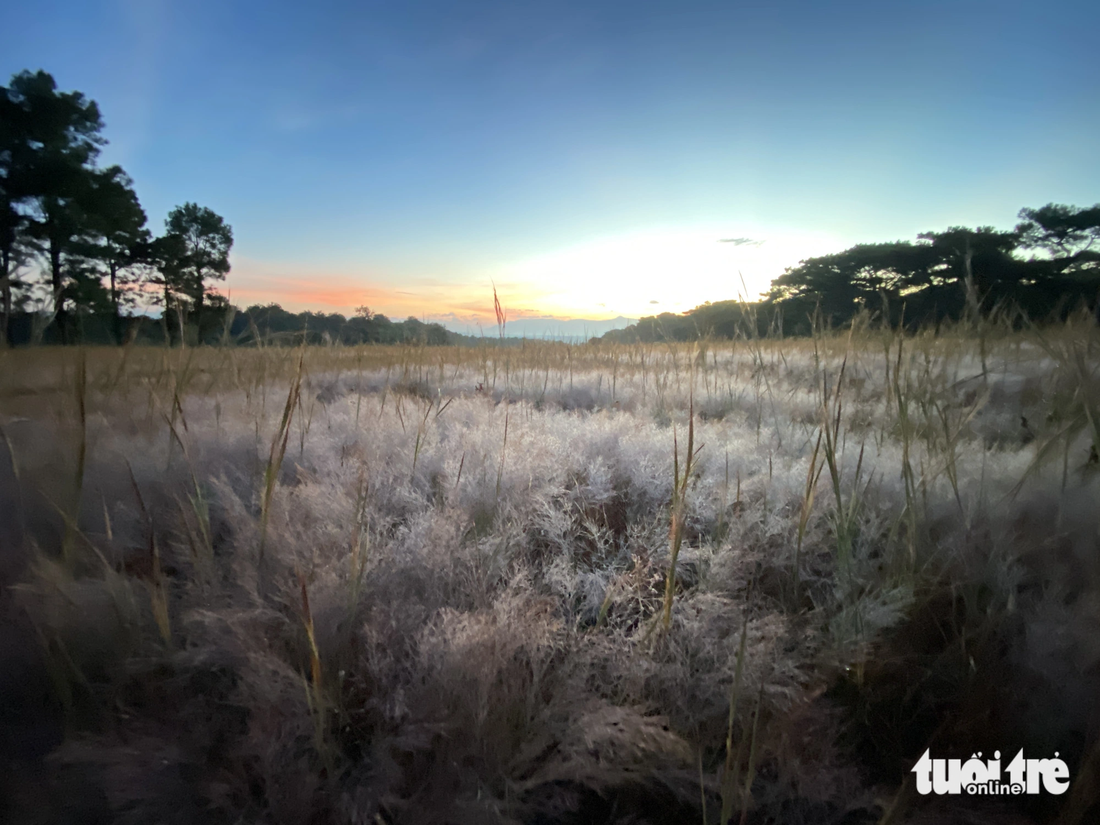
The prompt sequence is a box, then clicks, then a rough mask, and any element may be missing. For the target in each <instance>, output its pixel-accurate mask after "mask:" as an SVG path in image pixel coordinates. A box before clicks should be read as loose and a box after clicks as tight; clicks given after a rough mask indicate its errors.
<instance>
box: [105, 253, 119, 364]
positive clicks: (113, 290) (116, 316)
mask: <svg viewBox="0 0 1100 825" xmlns="http://www.w3.org/2000/svg"><path fill="white" fill-rule="evenodd" d="M108 266H110V269H111V308H112V309H113V310H114V319H113V327H114V332H115V343H116V344H121V343H122V318H121V316H120V315H119V313H118V288H117V286H116V284H115V274H116V273H117V272H118V265H117V264H116V263H115V262H114V260H112V261H111V262H110V264H109V265H108Z"/></svg>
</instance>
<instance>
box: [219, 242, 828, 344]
mask: <svg viewBox="0 0 1100 825" xmlns="http://www.w3.org/2000/svg"><path fill="white" fill-rule="evenodd" d="M843 246H844V243H843V242H842V241H840V240H839V239H837V238H834V237H832V236H830V235H826V234H822V233H808V232H804V231H792V230H783V229H774V228H763V227H755V226H744V225H742V226H739V227H736V228H735V230H731V229H730V227H729V226H718V225H711V226H695V227H688V228H676V227H674V228H653V229H648V230H637V231H634V232H630V233H626V234H618V235H612V236H608V237H604V238H600V239H597V240H593V241H587V242H584V243H579V244H575V245H572V246H568V247H565V248H562V249H558V250H554V251H550V252H543V253H539V254H534V255H531V256H530V257H527V258H523V259H520V260H517V261H511V262H501V263H499V264H497V265H495V266H492V265H490V266H488V267H486V268H485V270H484V271H478V270H476V269H472V268H471V266H470V265H469V264H468V263H467V262H461V261H456V262H455V264H454V267H453V270H452V269H451V268H450V267H447V266H446V265H443V266H440V267H432V268H431V270H430V271H424V272H416V273H410V272H407V271H406V272H396V271H391V270H390V269H389V268H388V267H386V266H385V265H378V264H371V263H369V262H364V263H363V264H362V265H359V266H356V265H352V264H349V263H345V264H343V265H341V266H338V267H334V268H329V267H326V266H325V265H323V264H321V263H315V264H308V263H303V262H296V263H290V262H287V263H282V264H280V263H272V262H265V261H259V260H255V259H250V258H246V257H240V256H234V262H233V272H232V274H231V275H230V278H229V281H228V283H227V284H226V287H227V289H228V293H229V295H230V296H231V298H233V299H235V300H236V301H237V302H239V303H241V304H242V305H247V304H253V303H259V304H266V303H278V304H280V305H282V306H283V307H284V308H285V309H287V310H290V311H296V312H297V311H302V310H307V309H308V310H312V311H321V312H341V313H342V314H345V315H350V314H352V313H353V312H354V311H355V308H356V307H357V306H361V305H367V306H370V307H371V308H372V309H373V310H375V311H377V312H381V313H384V314H386V315H388V316H389V317H391V318H398V319H401V318H405V317H408V316H413V317H417V318H420V319H422V320H436V321H441V322H443V323H446V324H448V325H450V326H452V327H470V328H475V327H477V326H478V325H479V324H480V325H485V326H486V327H492V326H493V325H494V324H495V318H494V315H493V301H492V295H493V285H494V284H495V285H496V288H497V290H498V293H499V295H500V299H501V301H502V303H503V304H504V306H505V309H506V310H507V312H508V314H509V318H511V319H514V320H517V321H518V320H521V319H545V320H550V319H558V320H567V319H590V320H594V321H596V320H608V319H614V318H616V317H627V318H639V317H642V316H645V315H658V314H660V313H662V312H685V311H687V310H689V309H692V308H694V307H696V306H699V305H701V304H703V303H706V302H708V301H710V302H715V301H723V300H730V299H736V298H746V299H748V300H756V299H757V298H758V296H759V295H761V294H762V293H765V292H767V290H768V287H769V286H770V284H771V282H772V280H773V279H775V278H776V277H778V276H779V275H781V274H782V273H783V271H784V269H786V268H787V267H789V266H793V265H795V264H797V263H798V262H799V261H800V260H803V259H805V258H807V257H811V256H814V255H820V254H823V253H826V252H831V251H835V250H837V249H840V248H842V247H843Z"/></svg>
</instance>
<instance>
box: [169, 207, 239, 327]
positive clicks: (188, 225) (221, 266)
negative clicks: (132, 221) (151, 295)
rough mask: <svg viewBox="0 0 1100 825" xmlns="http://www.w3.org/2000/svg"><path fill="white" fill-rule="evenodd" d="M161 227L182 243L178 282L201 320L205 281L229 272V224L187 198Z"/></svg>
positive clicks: (222, 279) (231, 234)
mask: <svg viewBox="0 0 1100 825" xmlns="http://www.w3.org/2000/svg"><path fill="white" fill-rule="evenodd" d="M165 228H166V229H167V234H168V235H174V236H176V237H177V238H179V239H180V242H181V243H182V251H183V255H182V259H181V260H180V261H179V263H180V264H181V265H182V271H181V274H182V275H183V283H182V286H183V289H184V292H185V294H186V295H187V297H188V298H190V300H191V302H192V307H193V309H194V311H195V314H196V316H197V317H198V318H199V319H200V321H201V317H202V309H203V298H204V295H205V293H206V282H207V281H211V280H217V281H224V280H225V276H226V275H227V274H228V272H229V250H230V249H231V248H232V247H233V228H232V227H231V226H230V225H229V224H227V223H226V222H225V219H224V218H223V217H222V216H221V215H219V214H217V213H216V212H214V211H213V210H212V209H210V208H209V207H206V206H199V205H198V204H196V203H190V202H189V203H185V204H183V206H177V207H176V208H175V209H173V210H172V211H171V212H170V213H169V214H168V220H167V221H165Z"/></svg>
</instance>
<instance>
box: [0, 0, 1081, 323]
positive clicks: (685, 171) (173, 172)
mask: <svg viewBox="0 0 1100 825" xmlns="http://www.w3.org/2000/svg"><path fill="white" fill-rule="evenodd" d="M1098 24H1100V4H1098V3H1095V2H1046V3H1042V4H1040V3H1035V2H1028V3H1020V2H1014V0H1002V2H968V0H952V2H926V3H919V4H918V3H907V2H882V0H878V1H877V2H828V3H825V2H818V3H808V2H784V0H772V1H771V2H752V3H742V2H734V0H726V2H721V3H717V2H715V3H712V2H688V0H678V2H648V0H633V2H604V3H601V2H596V0H589V2H573V0H557V2H522V1H521V0H510V2H463V0H443V1H442V2H436V0H431V2H416V0H405V2H395V1H394V0H390V2H329V1H328V0H315V1H314V2H309V3H302V2H283V0H265V2H254V1H253V0H218V2H209V1H208V0H188V1H187V2H180V1H178V0H111V1H110V2H92V1H90V0H67V1H65V0H39V2H37V3H33V4H32V3H22V4H6V5H5V8H4V10H3V11H2V12H0V29H2V30H4V31H6V32H8V36H6V37H5V44H4V49H3V51H2V53H0V74H2V75H3V77H2V78H0V82H4V81H5V80H6V78H8V77H10V76H11V75H12V74H14V73H16V72H18V71H21V70H23V69H31V70H37V69H45V70H46V71H48V72H50V73H51V74H53V76H54V77H55V78H56V80H57V82H58V86H59V88H61V89H62V90H66V91H67V90H73V89H76V90H79V91H81V92H84V93H85V94H86V95H87V96H88V97H90V98H92V99H94V100H96V101H97V102H98V103H99V106H100V108H101V110H102V112H103V115H104V120H105V122H106V129H105V133H104V134H105V136H106V137H107V138H108V140H109V141H110V143H109V145H108V146H107V147H106V148H105V150H104V152H103V154H102V156H101V163H103V164H104V165H106V164H110V163H119V164H121V165H122V166H123V167H124V168H125V169H126V170H127V172H128V173H129V174H130V176H131V177H132V178H133V179H134V181H135V188H136V190H137V193H138V196H139V197H140V199H141V201H142V204H143V205H144V207H145V209H146V211H147V213H148V215H149V223H150V227H151V228H152V229H153V230H154V231H156V232H159V231H161V230H162V229H163V225H164V218H165V217H166V215H167V213H168V211H169V210H170V209H171V208H172V207H173V206H175V205H177V204H180V203H183V202H185V201H194V202H197V203H199V204H200V205H203V206H208V207H210V208H212V209H213V210H214V211H216V212H218V213H219V214H221V215H222V216H223V217H224V218H225V219H226V220H227V221H228V222H229V223H230V224H231V225H232V227H233V230H234V236H235V245H234V248H233V254H232V258H231V261H232V265H233V269H232V272H231V273H230V275H229V278H228V280H227V281H226V283H225V284H224V285H221V288H223V289H225V290H227V291H228V292H229V294H230V297H231V299H232V301H233V302H234V303H235V304H238V305H241V306H244V305H249V304H253V303H271V302H276V303H279V304H282V305H283V306H284V307H286V308H288V309H293V310H302V309H312V310H316V311H323V312H342V313H344V314H350V313H351V312H352V311H353V310H354V308H355V307H357V306H360V305H364V304H365V305H367V306H370V307H371V308H372V309H373V310H375V311H377V312H382V313H384V314H386V315H388V316H390V317H392V318H404V317H407V316H410V315H411V316H416V317H418V318H421V319H425V320H439V321H443V322H445V323H447V325H448V326H450V327H452V328H454V329H458V330H460V331H471V330H475V329H476V328H478V327H479V326H483V327H484V328H486V329H489V328H494V322H493V312H492V308H493V303H492V290H493V286H494V285H495V286H496V289H497V290H498V293H499V295H500V298H501V302H502V304H503V305H504V306H505V308H506V309H507V310H508V313H509V318H510V319H511V321H510V324H512V328H513V329H515V328H516V326H515V325H517V324H520V322H521V321H523V320H524V319H530V320H531V323H532V324H535V323H541V324H542V325H543V326H544V327H548V326H553V325H555V324H561V325H565V323H566V321H567V319H581V321H580V323H585V324H591V326H586V329H590V330H595V329H597V328H598V327H599V325H600V324H602V325H603V326H604V327H606V326H608V325H616V324H618V325H621V324H622V323H625V321H622V319H623V318H637V317H639V316H642V315H651V314H657V313H659V312H682V311H685V310H687V309H690V308H691V307H693V306H696V305H698V304H700V303H702V302H704V301H708V300H710V301H719V300H726V299H730V298H736V297H738V296H739V295H744V296H747V297H750V298H751V297H755V296H756V295H758V294H760V293H761V292H763V291H766V290H767V288H768V284H769V283H770V281H771V280H772V279H773V278H775V277H777V276H778V275H780V274H782V272H783V270H784V268H785V267H788V266H792V265H795V264H797V262H798V261H799V260H802V259H804V258H807V257H810V256H813V255H819V254H825V253H828V252H835V251H839V250H841V249H844V248H846V247H848V246H850V245H852V244H854V243H859V242H873V241H889V240H897V239H901V238H913V237H914V236H915V235H916V234H917V233H918V232H922V231H928V230H937V229H943V228H946V227H947V226H951V225H960V224H961V225H968V226H978V225H993V226H997V227H1000V228H1010V227H1011V226H1013V225H1014V223H1015V220H1016V214H1017V212H1018V211H1019V210H1020V208H1022V207H1025V206H1041V205H1043V204H1045V203H1048V202H1052V201H1053V202H1059V203H1070V204H1076V205H1082V206H1083V205H1091V204H1093V203H1095V202H1097V201H1100V157H1098V153H1097V147H1098V146H1100V143H1098V138H1097V136H1098V135H1100V57H1098V56H1097V54H1098V53H1097V50H1096V47H1095V34H1096V32H1097V31H1098V30H1100V25H1098ZM616 319H618V320H616Z"/></svg>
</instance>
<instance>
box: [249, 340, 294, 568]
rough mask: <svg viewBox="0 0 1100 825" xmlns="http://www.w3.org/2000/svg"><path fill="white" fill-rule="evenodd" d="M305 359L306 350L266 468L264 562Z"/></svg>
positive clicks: (262, 521) (262, 509)
mask: <svg viewBox="0 0 1100 825" xmlns="http://www.w3.org/2000/svg"><path fill="white" fill-rule="evenodd" d="M304 359H305V350H304V349H303V350H301V351H300V352H299V355H298V368H297V370H295V373H294V378H293V379H292V380H291V382H290V389H289V391H288V392H287V395H286V404H285V405H284V406H283V417H282V419H281V420H280V422H279V429H278V430H277V431H276V432H275V437H274V438H273V439H272V440H271V452H270V454H269V455H268V459H267V466H266V467H265V468H264V489H263V498H262V500H261V503H260V549H259V560H260V562H263V559H264V548H265V545H266V542H267V525H268V521H269V519H270V518H271V501H272V498H273V497H274V495H275V485H276V483H277V482H278V480H279V469H280V468H281V467H282V465H283V456H285V455H286V444H287V439H288V438H289V437H290V423H291V420H292V419H293V417H294V408H295V407H296V406H297V403H298V397H299V395H300V394H301V391H302V362H303V360H304Z"/></svg>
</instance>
